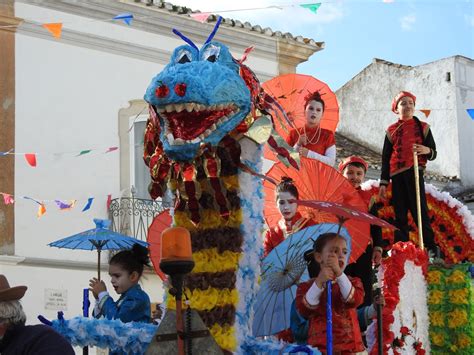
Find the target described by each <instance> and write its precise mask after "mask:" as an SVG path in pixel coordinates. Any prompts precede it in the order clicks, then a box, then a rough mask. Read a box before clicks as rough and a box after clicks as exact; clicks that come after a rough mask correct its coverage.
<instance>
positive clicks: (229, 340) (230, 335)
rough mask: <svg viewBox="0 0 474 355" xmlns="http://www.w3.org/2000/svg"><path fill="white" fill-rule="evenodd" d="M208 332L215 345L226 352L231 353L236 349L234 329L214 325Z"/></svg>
mask: <svg viewBox="0 0 474 355" xmlns="http://www.w3.org/2000/svg"><path fill="white" fill-rule="evenodd" d="M210 332H211V334H212V336H213V337H214V339H215V341H216V342H217V344H218V345H219V346H220V347H221V348H223V349H226V350H229V351H233V350H235V348H236V347H237V340H236V339H235V328H234V327H229V326H223V327H221V326H220V325H219V324H214V325H213V326H212V327H211V329H210Z"/></svg>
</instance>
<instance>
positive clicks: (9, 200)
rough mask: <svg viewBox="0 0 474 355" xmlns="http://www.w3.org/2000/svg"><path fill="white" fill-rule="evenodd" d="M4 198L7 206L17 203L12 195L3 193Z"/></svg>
mask: <svg viewBox="0 0 474 355" xmlns="http://www.w3.org/2000/svg"><path fill="white" fill-rule="evenodd" d="M2 196H3V202H5V205H11V204H13V203H14V202H15V200H14V199H13V196H12V195H9V194H6V193H3V192H2Z"/></svg>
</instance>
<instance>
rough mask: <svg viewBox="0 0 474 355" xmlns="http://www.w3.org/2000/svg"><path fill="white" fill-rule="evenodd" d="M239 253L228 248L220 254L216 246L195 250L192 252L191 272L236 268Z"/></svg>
mask: <svg viewBox="0 0 474 355" xmlns="http://www.w3.org/2000/svg"><path fill="white" fill-rule="evenodd" d="M241 254H242V253H237V252H232V251H230V250H226V251H224V252H223V253H222V254H220V253H219V252H218V251H217V248H211V249H204V250H200V251H197V252H195V253H193V259H194V262H195V266H194V269H193V273H196V272H220V271H230V270H237V267H238V266H239V259H240V255H241Z"/></svg>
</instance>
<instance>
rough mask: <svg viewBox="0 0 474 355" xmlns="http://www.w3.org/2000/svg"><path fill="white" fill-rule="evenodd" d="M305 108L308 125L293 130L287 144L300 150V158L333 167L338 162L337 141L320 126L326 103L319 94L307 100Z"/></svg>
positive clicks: (329, 132) (331, 133)
mask: <svg viewBox="0 0 474 355" xmlns="http://www.w3.org/2000/svg"><path fill="white" fill-rule="evenodd" d="M304 108H305V116H306V124H305V125H304V126H303V127H299V128H294V129H292V130H291V131H290V133H289V135H288V137H287V139H286V142H287V143H288V144H289V145H290V146H292V147H295V148H296V149H298V151H299V153H300V156H302V157H306V158H310V159H317V160H319V161H321V162H323V163H324V164H327V165H330V166H333V165H334V163H335V162H336V140H335V138H334V133H333V132H331V131H329V130H327V129H323V128H321V127H320V125H319V123H320V122H321V117H322V116H323V114H324V101H323V100H322V99H321V96H320V95H319V93H318V92H315V93H313V94H311V95H310V96H308V97H307V98H306V102H305V105H304Z"/></svg>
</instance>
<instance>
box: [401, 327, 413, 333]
mask: <svg viewBox="0 0 474 355" xmlns="http://www.w3.org/2000/svg"><path fill="white" fill-rule="evenodd" d="M400 333H401V334H402V335H408V334H410V333H411V332H410V329H408V327H405V326H403V327H401V328H400Z"/></svg>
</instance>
